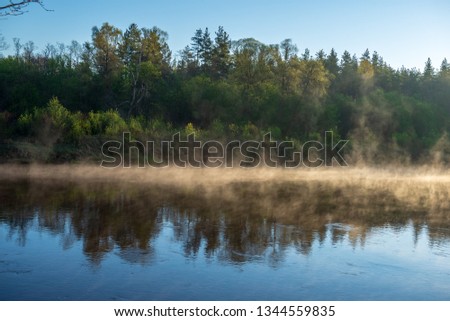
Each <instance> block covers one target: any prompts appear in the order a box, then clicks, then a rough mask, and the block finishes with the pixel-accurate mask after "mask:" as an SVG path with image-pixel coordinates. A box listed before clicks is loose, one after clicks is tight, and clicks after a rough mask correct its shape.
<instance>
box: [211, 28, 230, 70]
mask: <svg viewBox="0 0 450 321" xmlns="http://www.w3.org/2000/svg"><path fill="white" fill-rule="evenodd" d="M230 47H231V40H230V37H229V35H228V33H227V32H226V31H225V30H224V29H223V27H222V26H219V29H218V30H217V31H216V38H215V39H214V48H213V51H212V69H213V73H214V75H215V76H216V77H218V78H224V77H226V76H227V75H228V71H229V69H230V64H231V56H230Z"/></svg>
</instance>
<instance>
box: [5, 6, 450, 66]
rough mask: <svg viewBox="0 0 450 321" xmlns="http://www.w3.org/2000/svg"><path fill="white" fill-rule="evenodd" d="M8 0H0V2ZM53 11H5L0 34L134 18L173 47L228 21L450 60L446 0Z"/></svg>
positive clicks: (242, 34) (80, 33)
mask: <svg viewBox="0 0 450 321" xmlns="http://www.w3.org/2000/svg"><path fill="white" fill-rule="evenodd" d="M7 1H8V0H0V5H1V4H3V3H5V2H7ZM43 2H44V4H45V6H46V7H47V8H48V9H51V10H53V11H51V12H47V11H45V10H43V9H42V8H40V7H39V6H38V5H30V6H29V7H28V12H27V13H25V14H24V15H21V16H14V17H11V16H10V17H0V34H2V35H3V37H4V38H5V41H7V42H8V43H9V45H10V48H9V49H8V50H7V51H4V52H3V54H4V55H8V54H12V53H13V45H12V43H13V41H12V39H13V38H19V39H20V40H21V42H22V43H25V42H27V41H30V40H31V41H33V42H34V43H35V45H36V46H37V49H38V50H42V49H44V47H45V45H46V44H47V43H52V44H56V42H62V43H66V44H69V43H70V42H71V41H72V40H77V41H78V42H80V43H82V42H85V41H89V40H90V39H91V30H92V27H94V26H101V25H102V24H103V23H104V22H108V23H110V24H112V25H114V26H116V27H119V28H120V29H122V30H125V29H126V28H127V27H128V26H129V25H130V24H131V23H133V22H134V23H137V24H138V26H140V27H153V26H157V27H159V28H160V29H162V30H165V31H167V32H168V34H169V41H168V42H169V46H170V48H171V49H172V51H173V53H174V54H176V53H177V52H178V51H179V50H181V49H183V48H184V47H185V46H186V45H189V44H190V42H191V37H192V36H193V35H194V32H195V30H196V29H199V28H202V29H204V28H206V27H208V28H209V30H210V32H211V33H212V34H213V32H214V31H216V30H217V28H218V26H223V27H224V29H225V31H227V32H228V33H229V34H230V37H231V39H232V40H238V39H241V38H249V37H252V38H255V39H257V40H259V41H261V42H263V43H266V44H275V43H280V42H281V41H282V40H284V39H287V38H290V39H292V41H293V42H294V43H295V44H296V45H297V47H298V48H299V52H303V51H304V50H305V48H308V49H309V50H310V52H311V53H316V52H317V51H319V50H320V49H323V50H325V52H327V53H328V52H329V51H330V50H331V48H334V49H335V50H336V51H337V52H338V54H339V55H342V53H343V52H344V50H348V51H349V52H350V53H352V54H356V55H357V56H358V57H360V56H361V55H362V53H363V52H364V51H365V50H366V49H369V50H370V52H373V51H375V50H376V51H377V52H378V53H379V54H380V55H381V56H382V57H383V58H384V60H385V61H386V62H387V63H388V64H389V65H391V66H392V67H393V68H396V69H397V68H400V67H402V66H405V67H406V68H418V69H423V66H424V64H425V61H426V60H427V58H428V57H430V58H431V60H432V62H433V65H434V67H436V68H438V67H439V66H440V64H441V62H442V60H443V59H444V58H445V57H447V58H448V59H449V60H450V33H449V32H450V1H449V0H426V1H425V0H375V1H372V0H360V1H354V0H296V1H294V0H279V1H275V0H271V1H267V0H238V1H237V0H222V1H216V0H209V1H206V0H189V1H188V0H184V1H183V0H126V1H125V0H122V1H119V0H96V1H93V0H89V1H88V0H77V1H73V0H43Z"/></svg>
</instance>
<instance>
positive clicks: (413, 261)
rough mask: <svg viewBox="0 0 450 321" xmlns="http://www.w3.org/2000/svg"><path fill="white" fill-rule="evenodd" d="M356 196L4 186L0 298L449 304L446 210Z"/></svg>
mask: <svg viewBox="0 0 450 321" xmlns="http://www.w3.org/2000/svg"><path fill="white" fill-rule="evenodd" d="M264 184H265V185H264ZM357 191H358V189H357V188H355V190H353V191H348V192H345V191H342V190H339V189H336V188H331V189H330V188H327V187H326V186H323V185H321V184H316V185H314V184H306V183H295V184H294V183H290V184H288V183H286V184H285V183H280V184H275V183H271V184H269V183H259V184H256V183H254V184H253V183H242V182H241V183H236V184H230V185H229V186H226V188H225V187H224V189H223V190H218V191H216V193H212V194H211V193H206V192H207V191H205V190H201V189H182V188H179V189H177V188H176V186H156V185H153V184H150V185H148V184H146V185H139V184H128V185H123V184H121V185H115V184H113V183H111V182H109V183H106V182H104V183H102V182H91V183H89V184H87V183H86V184H78V183H75V182H61V181H45V182H43V181H39V180H19V181H16V180H8V181H0V204H1V208H0V299H1V300H450V220H449V219H448V217H449V215H450V214H449V213H448V211H447V212H446V211H445V210H444V211H443V212H442V211H441V212H440V213H439V215H437V214H435V213H431V212H429V211H427V209H426V208H425V209H424V208H421V209H417V210H411V209H407V208H406V207H405V206H404V204H402V203H401V202H399V201H398V200H397V199H396V198H395V197H394V196H392V195H389V193H387V194H386V193H382V192H374V191H370V192H367V193H366V194H365V195H361V191H359V192H357ZM230 193H231V194H230ZM346 193H348V195H347V194H346ZM229 195H232V196H229ZM349 195H353V196H352V198H350V197H349ZM367 198H369V199H368V200H367ZM368 204H370V205H368Z"/></svg>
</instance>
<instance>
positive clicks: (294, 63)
mask: <svg viewBox="0 0 450 321" xmlns="http://www.w3.org/2000/svg"><path fill="white" fill-rule="evenodd" d="M167 41H168V35H167V33H166V32H164V31H162V30H161V29H159V28H157V27H152V28H140V27H138V26H137V25H136V24H131V25H130V26H129V27H128V28H127V29H126V30H125V31H122V30H120V29H119V28H117V27H115V26H112V25H110V24H108V23H104V24H103V25H102V26H101V27H99V28H98V27H94V28H93V30H92V39H91V41H90V42H86V43H84V44H79V43H78V42H76V41H73V42H72V43H71V44H70V45H68V46H66V45H64V44H56V45H50V44H49V45H47V46H46V47H45V49H44V50H43V51H42V52H40V53H39V52H36V49H35V46H34V44H33V43H32V42H31V41H29V42H26V43H25V44H22V43H21V42H20V40H19V39H15V41H14V47H15V54H14V55H13V56H10V57H4V58H0V74H1V75H2V76H1V77H0V92H1V95H0V126H1V128H2V129H1V131H0V139H2V140H17V139H23V138H26V139H28V140H31V141H36V142H40V143H43V144H46V145H51V144H54V143H64V144H75V145H76V144H80V142H81V141H82V140H83V139H86V138H87V137H112V136H118V135H120V134H121V133H122V132H123V131H125V130H127V131H130V132H131V133H132V135H133V136H134V137H138V136H146V137H148V136H151V137H155V138H158V139H162V138H168V137H170V136H171V135H173V134H174V133H175V132H177V131H180V132H182V133H185V134H189V133H195V134H196V135H201V137H202V138H212V139H218V140H231V139H260V138H261V136H262V135H263V134H264V133H265V132H266V131H271V132H272V137H274V138H276V139H278V140H280V139H287V138H289V139H292V140H294V141H296V142H301V141H306V140H308V139H315V138H317V137H321V135H322V134H323V132H324V131H326V130H333V131H334V132H335V134H336V135H337V137H341V138H343V139H350V140H351V141H352V146H353V149H354V150H353V153H354V154H355V155H357V156H355V157H358V159H360V158H361V157H362V158H364V161H368V160H369V159H371V160H375V161H377V159H381V158H380V155H381V154H383V161H385V160H389V158H394V157H395V155H397V154H398V153H399V152H401V153H403V154H405V155H407V157H408V158H410V159H411V160H413V161H419V160H421V159H424V158H426V157H427V155H431V154H433V155H437V154H438V152H439V151H438V150H437V149H439V146H444V145H445V144H444V143H443V141H445V139H444V138H442V137H447V136H446V134H445V133H448V132H450V65H449V63H448V62H447V60H445V59H444V61H442V63H441V65H440V68H439V69H436V68H435V67H433V64H432V62H431V60H430V59H428V60H427V61H426V63H425V64H424V69H423V72H421V71H420V70H417V69H406V68H401V69H399V70H394V69H393V68H391V67H390V66H389V65H388V64H387V63H386V62H384V60H383V58H382V57H381V56H380V55H379V54H378V53H377V52H372V53H370V52H369V50H366V51H365V52H364V53H362V55H361V56H360V57H359V58H358V57H357V56H356V55H352V54H351V53H349V52H348V51H345V52H343V54H342V55H341V56H339V55H338V53H337V52H336V51H335V50H331V52H330V53H325V52H324V51H323V50H321V51H319V52H318V53H317V54H315V55H312V54H311V53H310V52H309V50H307V49H306V50H305V51H304V53H303V54H301V55H299V54H298V49H297V47H296V45H295V44H293V43H292V41H291V40H290V39H286V40H283V41H282V42H281V43H280V44H263V43H261V42H259V41H257V40H255V39H253V38H246V39H240V40H236V41H232V40H231V39H230V37H229V35H228V34H227V33H226V31H225V30H224V29H223V27H219V28H218V30H217V31H216V32H215V33H212V32H210V31H209V30H208V28H206V29H198V30H197V31H196V32H195V34H194V36H193V37H192V39H191V41H192V42H191V44H190V45H188V46H186V47H185V49H183V50H182V52H180V54H179V55H178V56H177V57H176V59H175V60H173V59H172V52H171V50H170V48H169V46H168V44H167ZM53 97H58V99H56V98H53ZM35 106H40V107H35ZM446 139H447V138H446ZM445 146H446V145H445ZM356 149H360V150H359V153H357V151H356ZM373 155H378V156H376V157H373ZM441 158H442V157H441ZM442 159H447V158H445V157H443V158H442Z"/></svg>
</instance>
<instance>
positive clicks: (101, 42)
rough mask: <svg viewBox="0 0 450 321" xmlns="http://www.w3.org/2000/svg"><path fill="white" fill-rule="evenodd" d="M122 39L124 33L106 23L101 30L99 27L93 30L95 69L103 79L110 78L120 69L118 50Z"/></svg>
mask: <svg viewBox="0 0 450 321" xmlns="http://www.w3.org/2000/svg"><path fill="white" fill-rule="evenodd" d="M121 37H122V32H121V31H120V29H118V28H116V27H114V26H112V25H110V24H109V23H106V22H105V23H104V24H103V25H102V26H101V28H100V29H98V28H97V27H94V28H92V43H93V45H94V48H95V52H94V60H95V67H96V68H97V71H98V73H99V74H100V75H101V76H103V77H106V78H108V77H110V76H112V75H113V74H114V73H117V72H118V71H119V69H120V59H119V55H118V53H119V52H118V49H119V43H120V41H121Z"/></svg>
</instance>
